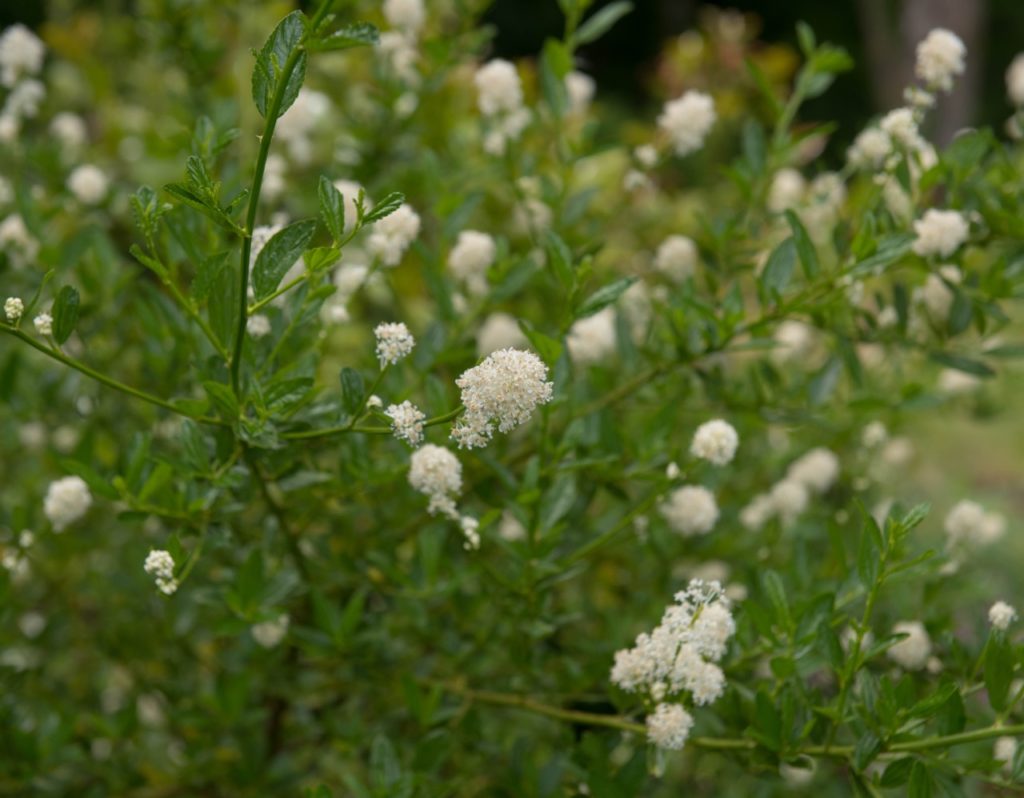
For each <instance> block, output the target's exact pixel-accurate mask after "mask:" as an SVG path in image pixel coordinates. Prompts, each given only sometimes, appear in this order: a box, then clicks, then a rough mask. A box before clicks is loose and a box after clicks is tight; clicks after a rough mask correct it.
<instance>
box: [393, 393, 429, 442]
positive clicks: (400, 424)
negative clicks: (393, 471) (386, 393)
mask: <svg viewBox="0 0 1024 798" xmlns="http://www.w3.org/2000/svg"><path fill="white" fill-rule="evenodd" d="M384 413H385V414H386V415H387V416H389V417H390V418H391V429H392V431H393V432H394V433H395V437H396V438H398V439H399V440H403V441H405V442H406V443H408V444H409V445H410V446H419V445H420V444H421V443H423V422H424V421H426V418H427V417H426V416H425V415H424V414H423V411H422V410H420V409H419V408H418V407H416V405H414V404H413V403H412V402H410V401H408V400H406V401H404V402H402V404H400V405H388V409H387V410H385V411H384Z"/></svg>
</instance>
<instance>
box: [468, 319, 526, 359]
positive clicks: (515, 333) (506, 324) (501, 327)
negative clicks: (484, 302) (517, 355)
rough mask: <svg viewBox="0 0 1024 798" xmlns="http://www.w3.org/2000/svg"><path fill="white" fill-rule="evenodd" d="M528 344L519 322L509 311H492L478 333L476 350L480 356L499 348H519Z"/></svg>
mask: <svg viewBox="0 0 1024 798" xmlns="http://www.w3.org/2000/svg"><path fill="white" fill-rule="evenodd" d="M526 344H527V340H526V336H525V335H523V331H522V330H521V329H520V328H519V322H517V321H516V320H515V318H514V317H512V316H510V315H509V314H508V313H492V314H491V315H490V316H488V317H487V318H486V319H484V323H483V324H481V325H480V329H479V330H477V333H476V351H477V354H479V355H480V357H486V356H487V355H489V354H491V352H496V351H497V350H499V349H518V348H520V347H523V346H526Z"/></svg>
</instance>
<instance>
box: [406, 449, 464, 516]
mask: <svg viewBox="0 0 1024 798" xmlns="http://www.w3.org/2000/svg"><path fill="white" fill-rule="evenodd" d="M409 484H410V485H411V486H412V488H413V490H416V491H418V492H420V493H422V494H423V495H425V496H426V497H427V498H429V499H430V504H429V505H428V506H427V510H428V512H430V513H431V514H432V515H433V514H436V513H441V514H443V515H446V516H448V517H450V518H457V517H458V512H457V511H456V509H455V497H456V496H458V495H459V493H461V492H462V464H461V463H460V462H459V460H458V458H457V457H456V456H455V455H454V454H452V452H450V451H449V450H448V449H445V448H444V447H443V446H437V445H435V444H433V443H428V444H425V445H423V446H421V447H420V448H419V449H417V450H416V451H415V452H413V453H412V457H411V458H410V459H409Z"/></svg>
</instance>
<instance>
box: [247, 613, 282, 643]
mask: <svg viewBox="0 0 1024 798" xmlns="http://www.w3.org/2000/svg"><path fill="white" fill-rule="evenodd" d="M290 623H291V619H290V618H289V617H288V613H281V614H280V615H278V616H277V617H276V618H272V619H271V620H269V621H261V622H260V623H257V624H253V626H252V628H251V629H250V630H249V632H250V633H251V634H252V639H253V640H255V641H256V643H257V644H258V645H260V646H262V647H263V648H274V647H276V646H278V645H280V643H281V641H282V640H284V638H285V635H287V634H288V626H289V624H290Z"/></svg>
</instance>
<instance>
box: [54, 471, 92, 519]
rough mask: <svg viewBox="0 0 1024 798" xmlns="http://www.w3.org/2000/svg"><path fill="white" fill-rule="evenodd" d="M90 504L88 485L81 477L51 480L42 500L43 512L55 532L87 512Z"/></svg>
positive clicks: (90, 496) (90, 495) (90, 497)
mask: <svg viewBox="0 0 1024 798" xmlns="http://www.w3.org/2000/svg"><path fill="white" fill-rule="evenodd" d="M91 506H92V494H91V493H90V492H89V486H88V485H86V484H85V480H84V479H82V478H81V477H62V478H61V479H58V480H57V481H56V482H51V483H50V487H49V488H48V489H47V491H46V498H45V499H44V500H43V512H44V513H45V514H46V517H47V518H48V519H49V520H50V523H51V524H53V529H54V531H55V532H63V531H64V529H65V527H67V526H68V525H69V524H73V523H74V522H75V521H77V520H78V519H79V518H81V517H82V516H83V515H85V514H86V512H88V510H89V507H91Z"/></svg>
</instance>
